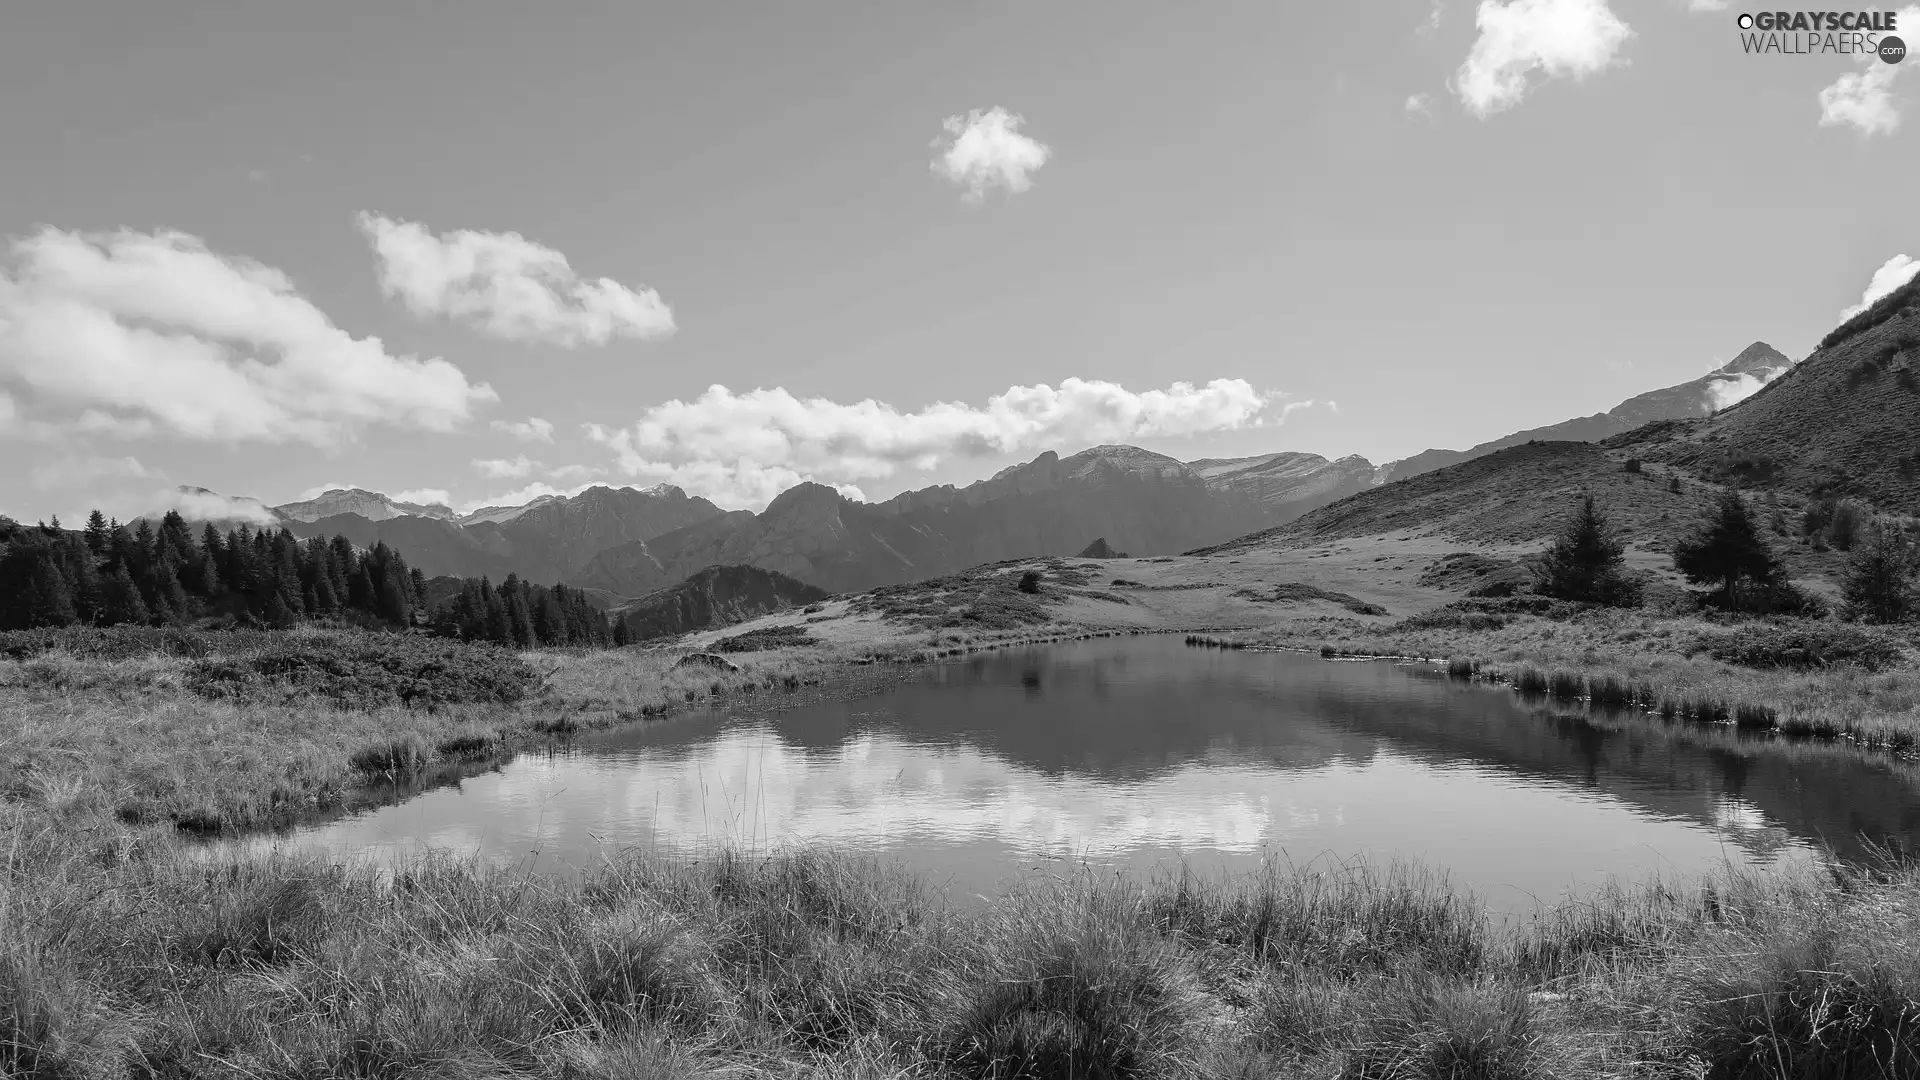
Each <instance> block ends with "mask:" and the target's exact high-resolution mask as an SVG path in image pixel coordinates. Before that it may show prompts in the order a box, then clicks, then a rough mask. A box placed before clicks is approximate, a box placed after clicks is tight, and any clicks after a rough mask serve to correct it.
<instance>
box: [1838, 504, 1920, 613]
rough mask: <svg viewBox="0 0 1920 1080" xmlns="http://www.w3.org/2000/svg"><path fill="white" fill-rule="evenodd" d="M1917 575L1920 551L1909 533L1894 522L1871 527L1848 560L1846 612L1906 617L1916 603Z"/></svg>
mask: <svg viewBox="0 0 1920 1080" xmlns="http://www.w3.org/2000/svg"><path fill="white" fill-rule="evenodd" d="M1916 575H1920V552H1916V551H1915V549H1914V546H1913V544H1912V543H1911V542H1909V541H1908V540H1907V537H1906V535H1905V534H1904V533H1902V532H1901V531H1899V530H1898V529H1895V528H1894V527H1892V526H1891V525H1882V526H1880V527H1879V528H1876V529H1874V530H1872V531H1871V533H1870V534H1869V535H1868V537H1867V541H1866V543H1864V544H1862V545H1861V546H1860V548H1859V550H1857V551H1855V552H1854V553H1853V557H1852V558H1850V559H1849V560H1847V572H1846V578H1845V581H1844V582H1843V583H1842V586H1841V595H1842V596H1844V597H1845V598H1846V601H1847V613H1848V614H1849V615H1850V616H1852V617H1854V618H1860V619H1866V620H1868V621H1870V622H1878V623H1897V622H1900V621H1902V620H1904V619H1906V617H1907V616H1908V615H1909V614H1911V613H1912V612H1913V609H1914V607H1915V601H1914V591H1915V590H1914V578H1915V576H1916Z"/></svg>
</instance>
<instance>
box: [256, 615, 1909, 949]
mask: <svg viewBox="0 0 1920 1080" xmlns="http://www.w3.org/2000/svg"><path fill="white" fill-rule="evenodd" d="M1917 838H1920V774H1917V773H1916V769H1915V766H1913V765H1912V764H1910V763H1901V762H1897V761H1892V760H1887V759H1882V758H1878V757H1875V756H1872V755H1869V754H1865V753H1862V752H1858V751H1855V750H1853V749H1851V748H1849V747H1846V746H1836V745H1813V744H1794V743H1788V742H1785V741H1783V740H1778V739H1760V738H1755V737H1750V736H1743V735H1741V734H1739V733H1736V732H1734V731H1732V730H1730V729H1725V728H1718V727H1700V726H1697V725H1689V724H1684V723H1681V724H1668V723H1663V722H1661V721H1660V720H1658V719H1656V718H1648V717H1645V716H1637V715H1630V714H1620V715H1612V716H1608V715H1587V714H1584V713H1579V712H1578V711H1577V710H1576V712H1575V713H1574V714H1569V713H1568V711H1567V708H1566V707H1565V706H1551V707H1550V706H1548V705H1546V704H1544V703H1538V702H1529V701H1527V700H1525V699H1523V698H1521V697H1520V696H1518V695H1516V694H1514V693H1512V692H1511V691H1508V690H1506V689H1504V688H1491V687H1487V686H1484V685H1475V684H1469V683H1462V682H1458V681H1451V680H1448V679H1446V678H1444V677H1441V676H1440V675H1439V674H1438V673H1436V672H1435V671H1434V669H1433V667H1432V666H1431V665H1401V664H1393V663H1387V662H1378V661H1375V662H1364V663H1354V662H1331V661H1325V660H1321V659H1319V658H1318V657H1313V656H1309V655H1304V654H1297V653H1273V652H1240V651H1221V650H1214V649H1204V648H1193V647H1189V646H1187V645H1185V644H1183V643H1182V641H1181V640H1180V639H1179V638H1177V637H1174V636H1171V635H1152V636H1139V637H1122V638H1107V639H1098V640H1094V641H1089V642H1080V643H1073V644H1062V645H1049V646H1043V647H1035V648H1028V649H1019V650H1011V651H1004V652H997V653H986V654H980V655H977V656H974V657H970V658H968V659H966V660H964V661H957V662H953V663H949V664H946V665H944V666H941V667H939V668H937V669H935V670H933V671H932V672H930V673H928V674H927V676H926V677H925V678H920V679H913V680H910V681H907V682H905V683H903V684H900V685H896V686H894V687H893V688H891V689H888V690H886V691H883V692H879V693H876V694H872V695H870V696H866V697H862V698H859V699H857V700H849V701H828V702H824V703H814V704H806V705H802V706H798V707H792V708H787V709H780V708H778V707H777V705H775V704H773V703H769V704H767V705H766V706H765V707H756V706H753V705H745V706H739V707H735V708H733V709H731V710H728V711H725V712H720V711H715V712H710V713H698V714H691V715H686V716H682V717H678V718H673V719H668V720H664V721H660V722H656V723H648V724H640V725H635V726H631V727H626V728H622V729H618V730H616V731H612V732H608V733H604V734H601V735H598V736H594V737H591V738H582V739H579V740H577V741H575V742H574V743H573V744H572V745H571V746H569V747H567V748H565V749H563V750H555V751H552V752H543V753H535V754H525V755H522V756H520V757H518V758H517V759H515V760H513V761H512V762H510V763H508V764H506V765H505V766H503V767H502V768H500V769H499V770H497V771H494V772H491V773H487V774H484V775H481V776H478V777H472V778H469V779H467V780H465V781H463V782H462V783H460V784H458V785H457V786H452V787H445V788H440V789H437V790H433V791H429V792H427V793H425V794H421V795H419V796H417V797H414V798H411V799H409V800H407V801H405V802H401V803H398V804H395V805H391V806H386V807H382V808H379V809H375V810H370V811H367V812H363V813H360V814H357V815H354V816H351V817H347V818H342V819H339V820H335V821H332V822H329V823H325V824H322V825H318V826H314V827H311V828H308V829H305V830H301V831H298V832H295V833H292V834H287V835H282V836H278V837H260V838H254V839H252V840H249V841H246V842H247V843H249V844H253V845H264V844H293V845H302V846H317V847H320V848H324V849H325V850H327V851H329V852H332V853H336V854H338V855H340V856H372V857H375V858H391V857H393V856H395V855H404V854H407V853H410V852H413V851H416V850H418V849H421V848H423V847H435V848H445V849H451V850H453V851H456V852H460V853H467V854H476V853H477V854H479V855H481V856H484V857H491V858H498V859H504V860H513V861H521V862H530V863H531V864H532V865H533V866H535V867H536V868H553V869H560V870H564V869H565V868H568V867H579V866H582V865H586V864H587V863H589V862H591V861H593V860H597V859H599V858H601V857H602V856H603V855H604V854H606V853H607V850H608V847H609V846H612V847H621V846H633V845H638V846H641V847H646V848H651V849H654V850H661V851H684V850H700V849H704V848H707V847H710V846H711V845H714V844H731V845H734V846H739V847H746V848H752V849H759V850H766V849H773V848H778V847H780V846H782V845H786V844H791V843H796V842H815V841H826V842H830V843H833V844H837V845H841V846H845V847H848V848H853V849H858V850H861V851H865V852H870V853H874V854H878V855H882V856H892V857H899V858H901V859H904V860H905V861H906V862H908V863H909V864H910V865H912V866H914V867H916V868H917V869H920V870H922V871H924V872H925V873H926V875H927V876H928V878H929V879H930V881H931V882H933V883H934V884H937V885H939V886H942V887H944V888H946V889H947V891H948V894H949V896H951V897H953V898H955V899H956V900H962V901H964V900H966V899H968V898H970V897H976V896H982V895H991V894H992V893H993V892H995V891H996V889H997V888H998V886H999V885H1000V884H1001V883H1003V882H1004V881H1005V880H1006V879H1007V878H1008V877H1009V875H1012V874H1014V873H1016V872H1019V871H1022V870H1025V869H1031V868H1051V869H1055V870H1059V869H1062V868H1066V867H1073V866H1080V865H1083V864H1084V865H1091V866H1094V867H1096V868H1103V869H1104V868H1114V869H1120V870H1131V871H1148V872H1151V871H1155V870H1166V869H1170V868H1177V867H1178V866H1180V865H1181V864H1183V863H1184V865H1186V866H1187V867H1189V868H1191V869H1192V870H1193V871H1195V872H1197V873H1200V874H1203V875H1209V876H1210V875H1214V874H1217V873H1219V872H1221V871H1237V870H1247V869H1252V868H1254V867H1256V866H1258V865H1259V864H1260V863H1261V861H1262V860H1271V859H1284V860H1288V861H1291V862H1293V863H1295V864H1309V863H1314V862H1316V861H1327V860H1332V861H1347V860H1353V859H1356V858H1363V859H1368V860H1372V861H1375V862H1381V863H1384V862H1387V861H1391V860H1394V859H1414V860H1418V861H1419V862H1421V863H1423V864H1425V865H1427V866H1430V867H1433V868H1436V869H1441V870H1444V871H1446V872H1447V873H1448V874H1449V876H1450V877H1451V878H1452V880H1453V881H1454V882H1455V883H1456V884H1459V885H1464V886H1466V887H1469V888H1471V889H1473V890H1474V891H1476V892H1477V893H1479V894H1480V895H1481V896H1482V897H1483V898H1484V899H1485V900H1486V901H1487V902H1488V903H1489V905H1490V906H1492V907H1493V908H1495V909H1496V910H1501V911H1507V912H1523V911H1525V910H1528V909H1530V908H1532V907H1533V906H1534V905H1535V903H1536V902H1537V901H1552V900H1555V899H1558V898H1559V897H1560V896H1562V895H1563V894H1565V893H1566V892H1567V891H1569V890H1575V889H1580V888H1584V887H1589V886H1592V885H1595V884H1598V883H1600V882H1603V881H1605V880H1607V879H1609V878H1633V879H1644V878H1648V877H1651V876H1655V875H1658V876H1660V877H1663V878H1674V877H1678V876H1683V875H1690V874H1694V873H1698V872H1700V871H1703V870H1708V869H1712V868H1716V867H1719V866H1723V865H1725V864H1727V863H1729V862H1731V863H1733V864H1736V865H1746V866H1769V865H1773V864H1776V863H1777V862H1779V861H1781V860H1791V859H1800V858H1809V857H1818V854H1819V852H1820V851H1821V850H1822V846H1823V845H1831V847H1832V848H1833V850H1835V851H1836V852H1838V853H1839V854H1841V855H1842V856H1844V857H1858V856H1861V855H1864V854H1866V853H1867V852H1868V850H1869V849H1868V847H1867V844H1868V843H1875V844H1879V843H1889V842H1891V843H1895V844H1911V843H1912V842H1913V841H1914V840H1915V839H1917Z"/></svg>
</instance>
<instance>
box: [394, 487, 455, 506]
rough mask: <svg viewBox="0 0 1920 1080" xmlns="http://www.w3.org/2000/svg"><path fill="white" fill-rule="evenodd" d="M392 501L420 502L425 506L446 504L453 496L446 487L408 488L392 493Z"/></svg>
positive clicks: (451, 500)
mask: <svg viewBox="0 0 1920 1080" xmlns="http://www.w3.org/2000/svg"><path fill="white" fill-rule="evenodd" d="M392 499H393V501H394V502H403V503H421V504H424V505H427V506H433V505H439V506H447V505H449V504H451V503H452V502H453V496H452V495H451V494H449V493H448V492H447V489H446V488H408V489H407V490H405V491H396V492H394V493H393V495H392Z"/></svg>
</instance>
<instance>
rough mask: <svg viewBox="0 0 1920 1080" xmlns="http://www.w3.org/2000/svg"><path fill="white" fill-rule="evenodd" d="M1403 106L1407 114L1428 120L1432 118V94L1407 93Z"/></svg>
mask: <svg viewBox="0 0 1920 1080" xmlns="http://www.w3.org/2000/svg"><path fill="white" fill-rule="evenodd" d="M1403 107H1404V108H1405V109H1406V112H1407V115H1408V116H1421V117H1425V118H1426V119H1428V120H1431V119H1433V95H1432V94H1409V95H1407V103H1406V105H1405V106H1403Z"/></svg>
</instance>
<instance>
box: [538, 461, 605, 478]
mask: <svg viewBox="0 0 1920 1080" xmlns="http://www.w3.org/2000/svg"><path fill="white" fill-rule="evenodd" d="M606 472H607V470H605V469H603V468H601V467H600V466H598V465H556V466H554V467H553V468H551V469H548V470H547V479H549V480H561V481H567V480H572V481H580V480H585V479H587V478H588V477H592V476H604V475H606Z"/></svg>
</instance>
